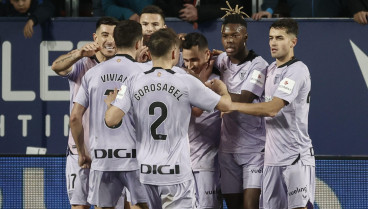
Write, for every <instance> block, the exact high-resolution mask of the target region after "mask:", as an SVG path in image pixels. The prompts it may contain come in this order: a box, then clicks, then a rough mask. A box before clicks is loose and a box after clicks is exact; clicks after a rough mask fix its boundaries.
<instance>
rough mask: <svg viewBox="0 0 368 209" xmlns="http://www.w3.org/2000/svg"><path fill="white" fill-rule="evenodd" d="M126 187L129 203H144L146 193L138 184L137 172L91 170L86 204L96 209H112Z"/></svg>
mask: <svg viewBox="0 0 368 209" xmlns="http://www.w3.org/2000/svg"><path fill="white" fill-rule="evenodd" d="M124 187H126V188H127V189H128V190H129V191H130V198H131V203H132V204H133V205H135V204H137V203H146V202H147V198H146V191H145V189H144V187H143V185H142V184H141V183H140V182H139V170H135V171H96V170H91V172H90V180H89V194H88V202H89V203H90V204H91V205H96V206H98V207H114V206H115V205H116V204H117V202H118V200H119V198H120V197H121V194H122V192H123V190H124Z"/></svg>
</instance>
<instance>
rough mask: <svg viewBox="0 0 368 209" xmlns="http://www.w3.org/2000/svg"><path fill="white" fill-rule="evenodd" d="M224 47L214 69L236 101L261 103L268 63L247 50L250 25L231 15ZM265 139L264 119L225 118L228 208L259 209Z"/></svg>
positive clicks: (224, 166)
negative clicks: (218, 71)
mask: <svg viewBox="0 0 368 209" xmlns="http://www.w3.org/2000/svg"><path fill="white" fill-rule="evenodd" d="M221 34H222V45H223V47H224V49H225V52H224V53H222V54H220V55H219V56H218V57H217V59H216V62H215V66H216V67H217V68H218V69H219V70H220V72H221V79H222V81H224V83H225V84H226V86H227V88H228V91H229V93H230V95H231V99H232V101H233V102H234V101H235V102H242V103H258V102H261V96H262V94H263V91H264V82H265V75H266V68H267V66H268V64H267V62H266V61H265V60H264V59H263V58H262V57H261V56H259V55H257V54H256V53H255V52H254V51H253V50H248V49H247V47H246V42H247V39H248V33H247V23H246V21H245V20H244V18H243V17H242V16H241V15H239V14H228V15H227V16H226V17H225V20H224V22H223V24H222V29H221ZM265 139H266V133H265V125H264V119H263V118H262V117H257V116H250V115H245V114H241V113H239V112H231V113H229V114H225V115H223V122H222V127H221V142H220V150H219V162H220V169H221V191H222V193H223V195H224V198H225V201H226V204H227V206H228V207H229V209H238V208H242V207H241V206H242V205H244V208H246V209H248V208H254V209H255V208H257V209H258V207H259V196H260V193H261V177H262V170H263V159H264V144H265Z"/></svg>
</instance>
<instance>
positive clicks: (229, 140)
mask: <svg viewBox="0 0 368 209" xmlns="http://www.w3.org/2000/svg"><path fill="white" fill-rule="evenodd" d="M215 66H216V67H217V68H218V69H219V70H220V72H221V80H222V81H223V82H224V83H225V84H226V86H227V89H228V91H229V92H230V93H233V94H241V91H242V90H245V91H249V92H251V93H253V94H254V95H256V96H257V98H256V99H254V100H253V103H259V102H262V101H263V100H262V95H263V92H264V85H265V79H266V70H267V66H268V63H267V62H266V61H265V60H264V59H263V58H262V57H261V56H258V55H257V54H255V53H254V52H253V51H252V50H251V51H249V54H248V56H247V57H246V59H245V60H243V61H242V62H241V63H239V64H233V63H232V62H231V60H230V58H229V57H228V56H227V55H226V53H225V52H224V53H222V54H220V55H219V56H218V57H217V59H216V62H215ZM222 120H223V121H222V127H221V143H220V151H221V152H224V153H255V152H261V151H262V150H263V149H264V146H265V141H266V130H265V121H264V118H263V117H258V116H252V115H246V114H243V113H239V112H237V111H234V112H231V113H229V114H225V115H223V118H222Z"/></svg>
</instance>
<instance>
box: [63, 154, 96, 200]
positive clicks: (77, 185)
mask: <svg viewBox="0 0 368 209" xmlns="http://www.w3.org/2000/svg"><path fill="white" fill-rule="evenodd" d="M65 171H66V185H67V190H68V197H69V202H70V205H89V203H88V202H87V197H88V178H89V171H90V170H89V169H84V168H81V167H80V166H79V164H78V155H72V154H69V155H68V156H67V157H66V168H65Z"/></svg>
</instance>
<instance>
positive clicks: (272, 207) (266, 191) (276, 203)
mask: <svg viewBox="0 0 368 209" xmlns="http://www.w3.org/2000/svg"><path fill="white" fill-rule="evenodd" d="M263 176H264V177H263V182H262V193H261V201H260V206H261V207H260V208H264V209H287V208H289V209H291V208H299V207H306V206H307V204H308V206H311V205H312V204H313V202H314V192H315V167H314V166H311V165H303V163H302V161H301V160H299V161H298V162H297V163H295V164H294V165H288V166H265V167H264V170H263Z"/></svg>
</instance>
